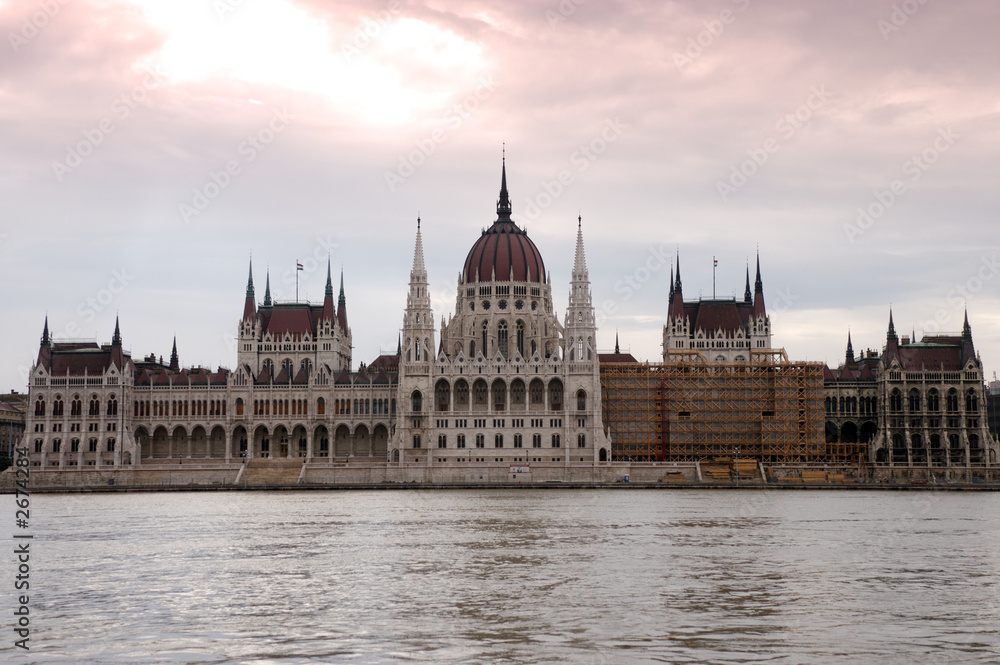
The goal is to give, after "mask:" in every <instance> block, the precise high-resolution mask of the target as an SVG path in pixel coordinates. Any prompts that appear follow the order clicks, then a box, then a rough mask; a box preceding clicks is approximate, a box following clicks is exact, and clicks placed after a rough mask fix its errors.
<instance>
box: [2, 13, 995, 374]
mask: <svg viewBox="0 0 1000 665" xmlns="http://www.w3.org/2000/svg"><path fill="white" fill-rule="evenodd" d="M998 26H1000V4H998V3H996V2H992V1H986V0H955V1H950V2H943V1H941V0H902V1H900V0H895V1H893V2H890V1H888V0H887V1H882V0H844V1H840V2H836V3H832V2H802V1H795V2H792V1H790V0H781V1H779V0H775V1H772V2H765V1H763V0H708V1H703V2H694V1H684V2H662V1H659V0H656V1H654V0H633V1H630V2H628V1H623V2H607V1H601V2H598V1H597V0H561V1H559V2H557V1H555V0H553V1H551V2H528V1H524V0H502V1H501V0H496V1H494V2H446V1H443V0H437V1H435V0H430V1H416V2H408V1H400V2H397V1H395V0H393V1H391V2H384V1H378V2H363V1H361V0H344V1H338V2H336V3H331V2H323V1H320V0H242V1H241V0H46V1H43V0H0V36H2V37H3V43H0V196H2V198H0V283H2V284H3V285H4V287H5V288H4V290H3V305H4V307H3V311H4V313H5V315H4V317H3V325H0V349H2V350H3V351H2V353H3V359H4V362H2V363H0V390H3V391H7V390H15V389H16V390H24V389H25V388H26V384H27V376H28V372H29V371H30V367H31V364H32V362H33V361H34V359H35V358H36V356H37V351H38V343H39V338H40V336H41V332H42V326H43V323H44V320H45V317H46V316H48V320H49V326H50V329H51V330H52V331H53V333H54V334H55V336H56V337H57V339H60V338H90V339H96V340H97V341H99V342H102V343H107V342H109V341H110V339H111V335H112V332H113V330H114V324H115V317H116V316H118V317H120V321H121V331H122V337H123V340H124V345H125V347H126V349H129V350H131V352H132V355H133V357H135V358H140V357H145V356H147V355H149V354H155V355H157V356H161V355H162V356H164V357H169V354H170V349H171V343H172V340H173V339H174V337H175V336H176V339H177V348H178V352H179V355H180V359H181V363H182V365H186V366H193V365H200V366H207V367H213V368H214V367H218V366H225V367H232V366H233V365H234V364H235V360H236V347H235V336H236V330H237V323H238V321H239V318H240V317H241V315H242V311H243V301H244V294H245V289H246V281H247V274H248V267H249V262H250V260H251V256H252V261H253V278H254V283H255V285H256V287H257V291H256V292H257V297H258V300H260V299H262V297H263V286H264V282H265V278H266V276H267V275H268V273H269V274H270V281H271V287H272V294H273V295H274V296H275V297H276V298H277V299H278V300H282V301H285V300H294V299H295V297H296V294H295V272H296V271H295V270H294V268H295V265H296V262H301V263H303V266H304V270H303V271H301V272H299V273H298V274H299V279H300V281H299V285H298V297H299V299H300V300H309V301H312V302H319V301H321V300H322V298H323V292H324V286H325V281H326V279H325V278H326V266H327V261H328V260H329V261H330V263H331V264H332V266H333V273H334V287H335V289H336V288H338V287H339V280H340V272H341V270H342V271H343V280H344V288H345V292H346V297H347V310H348V317H349V322H350V326H351V329H352V334H353V344H354V366H355V368H357V365H358V364H359V363H360V362H370V361H371V360H373V359H374V358H375V357H376V356H377V355H378V354H379V353H380V352H382V351H386V352H393V351H395V348H396V340H397V335H398V332H399V329H400V326H401V324H402V317H403V310H404V307H405V302H406V295H407V290H408V287H407V283H408V276H409V270H410V267H411V264H412V257H413V244H414V237H415V233H416V219H417V217H418V215H419V216H420V218H421V220H422V226H421V228H422V236H423V244H424V250H425V257H426V264H427V270H428V274H429V278H430V284H431V291H432V296H433V305H434V313H435V316H436V317H438V318H440V317H442V316H444V317H448V316H449V315H451V314H453V313H454V306H455V294H456V288H457V277H458V274H459V271H460V270H461V267H462V265H463V263H464V260H465V256H466V254H467V253H468V251H469V249H470V248H471V247H472V245H473V243H474V242H475V241H476V240H477V238H478V237H479V234H480V232H481V230H482V229H484V228H486V227H488V226H489V225H490V224H491V223H492V222H493V220H494V219H495V217H496V213H495V206H496V199H497V196H498V192H499V185H500V166H501V155H502V152H503V151H504V150H505V151H506V163H507V179H508V186H509V190H510V195H511V199H512V203H513V209H514V215H513V217H514V220H515V221H516V222H518V223H519V224H520V225H521V226H522V227H524V228H526V229H527V231H528V234H529V236H530V237H531V238H532V239H533V240H534V242H535V243H536V245H537V246H538V248H539V250H540V251H541V253H542V256H543V259H544V260H545V263H546V268H547V269H548V271H549V272H550V275H551V280H552V284H553V294H554V297H555V303H554V306H555V309H556V311H557V312H559V313H560V316H561V313H562V311H564V310H565V307H566V301H567V297H568V291H569V275H570V270H571V267H572V260H573V255H574V246H575V235H576V227H577V217H578V216H580V217H582V227H583V233H584V239H585V243H586V251H587V261H588V267H589V271H590V279H591V284H592V290H593V297H594V302H595V304H596V308H597V314H598V321H599V326H600V329H599V332H598V345H599V347H601V348H602V349H611V348H613V347H614V342H615V335H616V334H617V335H618V337H619V340H620V345H621V347H622V350H623V351H625V350H628V351H631V352H632V354H633V355H635V356H636V357H637V358H639V359H640V360H650V361H656V360H657V359H658V358H659V357H660V354H661V349H660V343H661V339H662V326H663V323H664V319H665V316H666V309H667V295H668V291H669V280H670V271H671V268H672V267H673V264H672V261H676V258H675V257H678V256H679V260H680V267H681V271H682V278H683V286H684V296H685V298H686V299H697V298H698V297H705V298H709V297H712V295H713V259H714V260H717V261H718V266H717V268H716V269H715V274H714V280H715V284H716V286H715V287H714V289H715V290H714V293H715V295H716V296H717V297H732V296H734V295H735V296H738V297H742V294H743V286H744V280H745V275H746V269H747V266H748V264H749V265H750V268H751V271H752V270H753V268H754V261H755V258H756V256H757V253H758V252H759V256H760V265H761V272H762V278H763V283H764V292H765V299H766V302H767V305H768V310H769V313H770V315H771V320H772V329H773V341H774V344H775V346H780V347H784V348H785V349H786V351H787V353H788V355H789V357H790V358H791V359H793V360H810V361H825V362H828V363H830V364H831V365H833V366H835V365H837V364H838V363H840V362H842V361H843V358H844V350H845V346H846V341H847V336H848V332H850V335H851V337H852V340H853V343H854V349H855V350H856V351H859V352H860V351H861V350H864V349H877V350H880V349H881V348H882V346H883V344H884V342H885V334H886V327H887V323H888V317H889V312H890V307H891V311H892V314H893V318H894V321H895V324H896V328H897V331H898V332H899V334H900V335H912V334H915V335H916V336H917V337H921V336H922V335H923V334H927V333H932V332H933V333H938V332H955V333H957V332H959V331H960V330H961V328H962V317H963V313H964V312H965V310H966V308H967V309H968V316H969V321H970V324H971V327H972V332H973V338H974V340H975V343H976V348H977V350H978V351H979V352H980V353H981V355H982V358H983V362H984V365H985V368H986V372H987V378H989V377H991V376H992V373H993V372H994V371H997V370H998V365H1000V274H998V273H1000V255H998V252H1000V242H998V241H1000V231H998V226H997V222H998V221H1000V220H998V219H997V217H998V210H1000V187H998V186H997V182H998V180H997V176H998V171H1000V74H998V72H1000V40H998V39H997V38H996V35H997V29H998ZM752 277H753V276H752V275H751V279H752Z"/></svg>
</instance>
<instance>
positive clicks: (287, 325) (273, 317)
mask: <svg viewBox="0 0 1000 665" xmlns="http://www.w3.org/2000/svg"><path fill="white" fill-rule="evenodd" d="M322 312H323V309H322V308H321V307H313V306H311V305H305V304H301V305H300V304H290V305H286V304H282V305H275V306H274V308H273V309H270V310H261V311H260V317H261V320H262V325H261V329H262V330H263V332H264V334H267V333H271V335H272V336H274V337H278V338H283V337H284V336H285V333H288V334H290V335H291V336H292V337H293V338H295V339H299V338H301V337H302V336H304V335H306V334H309V335H311V336H312V337H315V336H316V320H317V319H318V318H319V316H320V315H321V314H322Z"/></svg>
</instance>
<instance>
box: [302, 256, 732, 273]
mask: <svg viewBox="0 0 1000 665" xmlns="http://www.w3.org/2000/svg"><path fill="white" fill-rule="evenodd" d="M712 267H713V268H718V267H719V260H718V259H717V258H715V257H714V256H713V257H712ZM300 270H301V268H300Z"/></svg>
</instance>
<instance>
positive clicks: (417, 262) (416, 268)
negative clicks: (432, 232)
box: [410, 216, 426, 282]
mask: <svg viewBox="0 0 1000 665" xmlns="http://www.w3.org/2000/svg"><path fill="white" fill-rule="evenodd" d="M425 273H426V269H425V268H424V242H423V240H421V238H420V217H419V216H418V217H417V241H416V244H415V245H414V247H413V268H412V269H411V270H410V281H411V282H412V281H413V278H414V277H415V276H421V275H424V274H425Z"/></svg>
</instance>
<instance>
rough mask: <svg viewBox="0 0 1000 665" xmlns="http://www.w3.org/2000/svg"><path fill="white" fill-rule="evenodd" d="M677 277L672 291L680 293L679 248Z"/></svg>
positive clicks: (678, 253) (678, 252)
mask: <svg viewBox="0 0 1000 665" xmlns="http://www.w3.org/2000/svg"><path fill="white" fill-rule="evenodd" d="M676 260H677V277H676V281H675V282H674V291H676V292H677V293H681V253H680V250H678V251H677V259H676Z"/></svg>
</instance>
